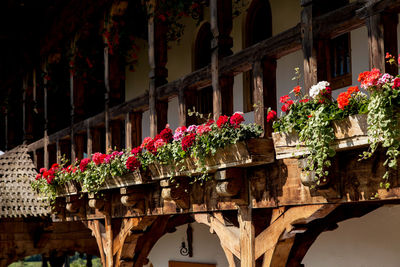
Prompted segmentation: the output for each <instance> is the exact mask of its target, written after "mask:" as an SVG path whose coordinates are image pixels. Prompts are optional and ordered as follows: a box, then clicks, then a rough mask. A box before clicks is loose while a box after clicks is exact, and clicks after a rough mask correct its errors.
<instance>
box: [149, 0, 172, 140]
mask: <svg viewBox="0 0 400 267" xmlns="http://www.w3.org/2000/svg"><path fill="white" fill-rule="evenodd" d="M157 1H158V0H152V1H150V3H149V11H148V12H149V14H153V12H154V9H155V8H157ZM166 27H167V26H166V25H165V24H163V23H162V22H160V20H154V16H150V17H149V20H148V43H149V64H150V69H151V70H150V74H149V78H150V84H149V110H150V136H152V137H154V136H156V134H157V133H158V132H159V131H160V130H161V129H162V128H164V127H165V124H166V123H167V119H168V117H167V115H168V113H167V110H168V102H167V101H160V100H159V99H158V96H157V92H156V89H157V87H159V86H161V85H163V84H165V83H167V77H168V70H167V69H166V68H165V66H166V64H167V39H166V32H167V29H166Z"/></svg>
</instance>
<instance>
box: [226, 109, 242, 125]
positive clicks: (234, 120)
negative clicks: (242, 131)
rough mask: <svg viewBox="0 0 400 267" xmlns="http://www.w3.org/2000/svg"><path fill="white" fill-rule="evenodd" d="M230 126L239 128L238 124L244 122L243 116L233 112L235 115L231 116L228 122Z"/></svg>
mask: <svg viewBox="0 0 400 267" xmlns="http://www.w3.org/2000/svg"><path fill="white" fill-rule="evenodd" d="M229 122H230V123H231V125H232V126H233V127H235V128H239V127H240V124H241V123H242V122H244V118H243V115H242V114H240V113H239V112H235V114H233V115H232V117H231V119H230V120H229Z"/></svg>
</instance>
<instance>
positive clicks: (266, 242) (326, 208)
mask: <svg viewBox="0 0 400 267" xmlns="http://www.w3.org/2000/svg"><path fill="white" fill-rule="evenodd" d="M337 206H338V205H335V204H326V205H323V204H319V205H308V206H298V207H292V208H289V209H288V210H287V211H286V212H284V213H279V214H281V215H280V216H279V217H278V218H276V219H275V220H274V221H272V222H271V224H270V225H269V226H268V227H267V228H266V229H265V230H264V231H262V232H261V233H260V234H259V235H258V236H257V237H256V238H255V258H256V259H258V258H259V257H261V256H262V255H264V260H263V267H264V266H274V265H272V264H271V263H272V261H273V258H274V257H275V255H276V254H275V248H276V246H277V244H278V242H279V240H280V239H281V238H283V239H282V240H284V239H287V238H292V237H293V236H294V235H295V234H296V233H295V232H291V231H292V229H293V224H307V223H310V222H311V221H313V220H316V219H319V218H324V217H325V216H327V215H328V214H329V213H330V212H332V211H333V210H334V209H336V208H337ZM287 244H293V242H292V243H290V242H288V243H287ZM286 248H287V249H290V247H288V246H286ZM278 254H279V257H280V258H281V260H282V261H283V263H285V264H286V261H287V258H286V259H282V256H283V255H287V256H288V255H289V253H286V252H283V251H279V253H278ZM282 266H285V265H284V264H283V265H282Z"/></svg>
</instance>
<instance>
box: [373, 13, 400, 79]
mask: <svg viewBox="0 0 400 267" xmlns="http://www.w3.org/2000/svg"><path fill="white" fill-rule="evenodd" d="M366 22H367V28H368V48H369V65H370V68H377V69H379V70H381V72H388V73H390V74H392V75H397V73H398V70H397V67H396V66H392V65H389V64H386V63H385V55H386V52H389V53H390V54H392V55H394V56H395V57H396V56H397V50H398V49H397V24H398V15H397V13H385V12H384V13H379V14H376V15H372V16H370V17H368V18H367V21H366Z"/></svg>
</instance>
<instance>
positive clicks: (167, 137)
mask: <svg viewBox="0 0 400 267" xmlns="http://www.w3.org/2000/svg"><path fill="white" fill-rule="evenodd" d="M160 138H161V139H162V140H164V142H166V143H168V142H170V141H172V138H173V135H172V131H171V129H170V128H169V125H168V124H167V127H165V129H163V130H162V131H161V133H160ZM156 140H157V139H156Z"/></svg>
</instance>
